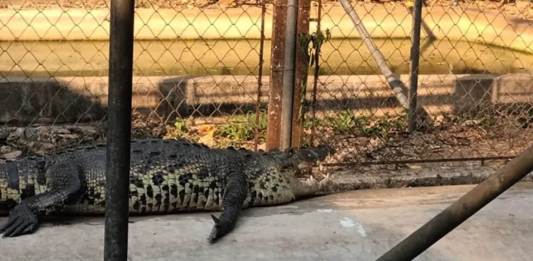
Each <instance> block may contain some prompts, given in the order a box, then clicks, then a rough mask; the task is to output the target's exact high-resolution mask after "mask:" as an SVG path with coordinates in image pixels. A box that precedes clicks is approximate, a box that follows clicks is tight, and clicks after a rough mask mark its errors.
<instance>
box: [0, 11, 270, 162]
mask: <svg viewBox="0 0 533 261" xmlns="http://www.w3.org/2000/svg"><path fill="white" fill-rule="evenodd" d="M264 10H266V9H264V4H263V3H262V2H260V1H248V2H245V1H201V0H200V1H137V2H136V11H135V47H134V68H133V70H134V80H133V115H134V120H133V135H134V137H165V138H188V139H192V140H195V141H199V142H203V143H207V144H208V145H211V146H226V145H231V144H234V143H237V144H239V145H242V146H253V145H254V143H255V144H256V145H258V143H261V142H263V140H264V138H263V137H264V129H265V128H266V127H265V123H264V121H265V117H264V112H263V111H264V107H265V106H263V105H264V104H265V102H266V98H265V97H264V95H261V93H264V92H265V90H261V89H260V88H258V85H259V83H261V81H260V79H262V78H263V77H259V76H258V75H262V74H263V72H262V70H263V69H262V63H263V56H264V53H263V50H264V49H266V48H268V45H266V46H265V45H264V43H265V42H264V33H263V32H264V30H265V15H264V13H265V12H264ZM0 12H1V13H0V64H1V65H0V101H1V102H2V104H4V106H3V109H2V111H1V113H0V121H1V128H0V143H1V148H0V160H6V159H7V160H10V159H15V158H19V157H21V156H24V155H27V154H40V155H43V154H49V153H53V152H55V151H60V150H63V149H65V148H66V147H71V146H77V145H80V144H85V143H95V142H102V141H103V140H104V139H103V136H104V134H105V128H106V124H105V122H106V111H107V108H106V104H107V73H108V62H109V61H108V53H109V49H108V48H109V47H108V39H109V0H105V1H78V0H67V1H63V0H57V1H48V0H47V1H44V0H43V1H28V0H24V1H23V0H21V1H17V0H9V1H4V2H2V3H0ZM258 90H259V91H258ZM258 92H259V95H258ZM258 101H261V102H262V104H259V103H258ZM256 114H257V117H256ZM259 145H260V144H259Z"/></svg>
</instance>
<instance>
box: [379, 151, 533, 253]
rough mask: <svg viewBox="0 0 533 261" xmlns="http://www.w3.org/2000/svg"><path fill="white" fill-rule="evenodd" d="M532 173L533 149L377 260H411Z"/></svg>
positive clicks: (512, 161)
mask: <svg viewBox="0 0 533 261" xmlns="http://www.w3.org/2000/svg"><path fill="white" fill-rule="evenodd" d="M532 171H533V146H531V147H530V148H528V149H527V150H525V151H524V152H522V154H520V155H519V156H518V157H516V158H515V159H513V160H511V161H510V162H509V163H508V164H507V165H506V166H505V167H503V168H502V169H500V170H499V171H498V172H497V173H495V174H493V175H491V176H490V177H488V178H487V179H486V180H485V181H483V182H482V183H481V184H479V185H477V186H476V187H475V188H473V189H472V190H471V191H470V192H468V193H467V194H466V195H464V196H462V197H461V198H460V199H459V200H457V201H456V202H455V203H453V204H452V205H451V206H449V207H448V208H446V209H445V210H443V211H442V212H441V213H439V214H438V215H437V216H435V217H434V218H433V219H431V220H430V221H429V222H427V223H426V224H424V225H423V226H422V227H420V228H419V229H418V230H417V231H415V232H414V233H412V234H411V235H409V236H408V237H407V238H405V239H404V240H403V241H402V242H400V243H399V244H398V245H396V246H395V247H393V248H392V249H391V250H389V251H388V252H387V253H385V254H384V255H383V256H381V257H380V258H379V259H378V260H380V261H385V260H412V259H414V258H415V257H417V256H418V255H419V254H420V253H422V252H423V251H424V250H426V249H427V248H429V247H430V246H431V245H433V244H434V243H435V242H437V241H438V240H439V239H441V238H442V237H444V236H445V235H446V234H448V232H450V231H452V230H453V229H454V228H455V227H457V226H459V225H460V224H461V223H463V222H464V221H465V220H466V219H468V218H469V217H470V216H472V215H473V214H475V213H476V212H477V211H478V210H480V209H481V208H482V207H484V206H485V205H487V204H488V203H489V202H491V201H492V200H493V199H495V198H496V197H497V196H498V195H500V194H501V193H503V192H504V191H506V190H507V189H508V188H509V187H511V186H512V185H513V184H515V183H516V182H518V181H519V180H520V179H522V178H523V177H525V176H526V175H527V174H528V173H530V172H532Z"/></svg>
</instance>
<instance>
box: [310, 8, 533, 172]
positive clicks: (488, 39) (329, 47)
mask: <svg viewBox="0 0 533 261" xmlns="http://www.w3.org/2000/svg"><path fill="white" fill-rule="evenodd" d="M411 4H412V3H410V1H401V2H400V1H397V2H393V1H383V3H371V2H366V1H351V6H352V7H353V9H354V12H355V14H356V15H357V16H358V17H359V19H360V20H361V21H362V26H363V27H364V28H365V29H366V31H368V34H369V36H370V41H372V42H373V45H374V46H375V47H376V48H377V50H376V49H372V48H369V45H368V44H367V43H365V39H364V36H363V35H361V34H360V32H359V31H358V30H357V27H356V26H355V25H354V23H353V22H352V20H351V19H350V16H349V15H348V14H347V12H346V10H345V9H343V8H342V6H341V5H340V4H338V3H331V2H325V3H324V4H323V9H322V16H321V17H320V22H321V26H320V27H321V29H322V30H323V31H326V30H327V31H328V33H329V34H330V35H331V38H330V39H329V40H327V41H326V42H325V43H324V44H323V46H322V48H321V50H320V52H321V56H320V65H321V66H320V73H319V81H318V88H317V93H316V95H317V101H316V105H315V106H316V108H315V109H316V111H317V113H318V114H317V115H318V116H317V117H316V118H315V119H313V117H312V116H311V114H309V115H308V116H307V118H308V124H309V129H308V131H307V132H308V133H309V136H313V134H312V132H311V129H312V128H313V127H314V128H315V130H314V133H319V134H320V135H316V134H315V135H314V138H315V139H318V142H333V143H334V144H335V145H336V147H337V148H338V150H337V151H338V153H337V155H336V159H335V162H336V163H341V164H346V163H363V162H366V163H368V162H371V163H372V162H374V163H386V162H400V163H401V162H416V161H441V160H443V161H454V160H465V159H489V158H500V157H502V158H505V157H510V156H515V155H516V154H517V153H519V152H520V151H522V150H523V149H525V148H527V146H528V145H530V144H531V141H533V85H532V81H531V80H533V71H531V68H533V48H532V46H533V26H532V25H533V3H531V2H530V1H514V2H511V3H507V2H506V3H503V2H501V1H500V2H496V1H494V2H491V1H464V2H462V1H426V3H425V6H424V10H423V20H422V40H421V47H420V48H421V53H420V54H421V56H420V66H419V70H420V75H419V88H418V103H419V104H420V105H421V107H422V109H423V110H425V111H426V112H427V113H428V114H429V116H430V117H428V119H426V120H425V121H423V122H420V123H419V126H418V127H419V128H418V131H416V132H414V133H411V134H408V133H407V132H406V130H407V121H406V119H407V117H406V115H407V110H406V108H404V107H402V104H401V103H400V102H399V101H398V98H397V97H396V96H395V95H394V92H393V91H392V90H391V89H390V87H389V82H388V80H387V79H386V77H384V76H383V70H381V69H380V67H379V66H378V62H377V60H376V55H375V52H376V51H377V52H380V53H381V54H382V55H383V56H384V57H385V62H386V65H385V66H386V67H388V69H389V70H391V71H392V72H393V73H394V74H396V75H398V79H399V80H401V81H402V82H403V83H404V85H406V86H409V85H408V83H409V73H410V70H409V65H410V48H411V40H410V36H411V35H410V34H411V29H412V15H411V14H412V10H411ZM312 30H313V29H311V31H312ZM311 95H312V94H310V95H309V98H308V99H309V100H312V97H311ZM404 95H407V93H404ZM309 140H312V138H311V137H309Z"/></svg>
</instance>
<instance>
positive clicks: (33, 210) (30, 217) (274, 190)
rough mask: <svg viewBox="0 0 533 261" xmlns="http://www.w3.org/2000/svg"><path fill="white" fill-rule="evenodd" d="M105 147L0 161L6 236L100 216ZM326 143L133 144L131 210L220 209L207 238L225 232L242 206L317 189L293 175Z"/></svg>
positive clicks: (326, 150) (0, 196)
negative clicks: (52, 218)
mask: <svg viewBox="0 0 533 261" xmlns="http://www.w3.org/2000/svg"><path fill="white" fill-rule="evenodd" d="M105 153H106V150H105V146H102V145H99V146H95V147H86V148H80V149H77V150H70V151H67V152H64V153H62V154H57V155H53V156H49V157H31V158H25V159H22V160H19V161H15V162H8V163H6V164H3V165H0V212H1V211H2V210H4V211H6V210H8V209H11V210H10V212H9V219H8V221H7V223H6V224H4V225H3V226H1V227H0V233H3V236H4V237H13V236H18V235H22V234H27V233H31V232H34V231H35V230H36V229H37V227H38V225H39V217H41V216H43V215H47V214H50V213H61V212H69V213H75V214H103V213H104V211H105V190H104V188H105V158H106V157H105ZM328 153H330V149H329V148H327V147H317V148H312V149H304V150H301V151H299V152H296V153H282V152H271V153H263V152H252V151H247V150H236V149H233V148H228V149H210V148H208V147H206V146H203V145H199V144H194V143H189V142H186V141H181V140H172V141H171V140H138V141H133V142H132V144H131V164H130V165H131V167H130V195H129V197H130V204H129V209H130V213H132V214H157V213H176V212H184V211H198V210H205V211H219V210H222V214H221V216H220V217H218V218H217V217H215V216H213V220H214V221H215V226H214V227H213V230H212V232H211V234H210V236H209V241H210V242H214V241H216V240H217V239H219V238H220V237H222V236H224V235H225V234H227V233H229V232H230V231H231V230H232V229H233V227H234V226H235V223H236V221H237V218H238V215H239V212H240V211H241V209H242V208H247V207H252V206H266V205H276V204H282V203H287V202H291V201H293V200H295V199H296V198H297V197H300V196H308V195H312V194H314V193H316V192H317V191H318V190H319V184H318V182H316V181H314V180H308V181H305V182H303V181H300V180H298V179H296V178H295V176H294V174H295V173H296V172H297V171H298V169H299V168H300V165H301V164H305V163H313V162H315V161H317V160H322V159H324V158H325V156H327V154H328Z"/></svg>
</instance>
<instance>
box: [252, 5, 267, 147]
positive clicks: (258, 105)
mask: <svg viewBox="0 0 533 261" xmlns="http://www.w3.org/2000/svg"><path fill="white" fill-rule="evenodd" d="M258 1H261V29H260V30H261V39H260V42H259V72H258V76H257V78H258V79H257V99H256V104H255V130H254V131H255V133H254V150H256V151H257V148H258V145H259V120H260V119H259V114H260V113H261V110H260V109H261V90H262V87H263V64H264V49H265V15H266V4H265V1H264V0H258Z"/></svg>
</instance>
